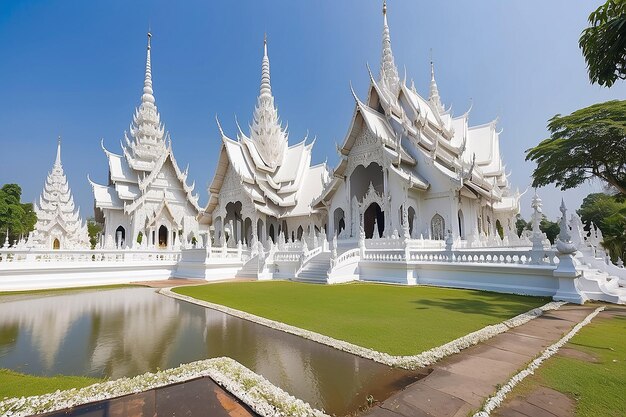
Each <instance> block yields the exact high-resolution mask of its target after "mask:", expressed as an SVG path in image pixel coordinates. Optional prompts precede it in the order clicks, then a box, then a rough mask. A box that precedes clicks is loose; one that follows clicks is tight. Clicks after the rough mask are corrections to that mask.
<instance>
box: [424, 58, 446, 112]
mask: <svg viewBox="0 0 626 417" xmlns="http://www.w3.org/2000/svg"><path fill="white" fill-rule="evenodd" d="M428 101H430V104H432V105H433V106H434V107H435V108H436V109H437V110H438V111H439V112H440V113H441V112H443V111H444V110H445V109H444V108H443V104H441V98H440V97H439V89H438V88H437V81H435V64H433V60H432V57H431V59H430V94H429V95H428Z"/></svg>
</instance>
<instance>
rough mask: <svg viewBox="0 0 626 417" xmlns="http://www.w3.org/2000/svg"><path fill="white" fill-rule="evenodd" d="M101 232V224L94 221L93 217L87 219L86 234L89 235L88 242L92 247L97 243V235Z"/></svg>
mask: <svg viewBox="0 0 626 417" xmlns="http://www.w3.org/2000/svg"><path fill="white" fill-rule="evenodd" d="M100 232H102V225H101V224H99V223H96V221H95V219H93V218H91V219H87V234H88V235H89V244H90V245H91V249H94V248H95V247H96V245H97V244H98V236H99V235H100Z"/></svg>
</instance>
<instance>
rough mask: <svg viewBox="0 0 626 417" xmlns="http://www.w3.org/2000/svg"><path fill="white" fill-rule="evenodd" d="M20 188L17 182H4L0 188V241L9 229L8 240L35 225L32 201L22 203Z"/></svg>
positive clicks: (14, 238) (25, 233)
mask: <svg viewBox="0 0 626 417" xmlns="http://www.w3.org/2000/svg"><path fill="white" fill-rule="evenodd" d="M21 198H22V189H21V188H20V186H19V185H17V184H5V185H3V186H2V188H1V189H0V236H2V242H0V246H1V245H2V243H3V242H4V238H5V236H6V232H7V230H8V231H9V241H10V242H11V243H13V241H15V240H18V239H19V238H20V237H21V236H26V235H28V233H29V232H30V231H32V230H33V229H34V227H35V223H37V215H36V214H35V210H34V209H33V204H32V203H22V202H21V201H20V200H21Z"/></svg>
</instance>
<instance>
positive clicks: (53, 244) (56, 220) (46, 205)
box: [28, 138, 89, 249]
mask: <svg viewBox="0 0 626 417" xmlns="http://www.w3.org/2000/svg"><path fill="white" fill-rule="evenodd" d="M34 208H35V213H36V214H37V223H36V224H35V230H34V231H33V232H32V233H31V235H30V237H29V239H28V245H29V246H31V247H34V248H41V249H89V237H88V235H87V225H86V224H85V223H84V222H83V220H82V219H81V217H80V214H79V209H77V208H75V206H74V198H73V197H72V191H71V190H70V186H69V184H68V182H67V178H66V177H65V172H63V165H62V163H61V138H59V141H58V144H57V157H56V160H55V161H54V165H53V166H52V171H50V172H49V173H48V177H47V178H46V183H45V184H44V188H43V191H42V192H41V196H40V197H39V201H38V202H36V203H35V204H34Z"/></svg>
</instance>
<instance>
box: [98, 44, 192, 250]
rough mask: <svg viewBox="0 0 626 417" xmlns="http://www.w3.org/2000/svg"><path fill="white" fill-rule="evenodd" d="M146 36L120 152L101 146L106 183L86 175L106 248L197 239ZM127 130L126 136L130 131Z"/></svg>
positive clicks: (160, 245)
mask: <svg viewBox="0 0 626 417" xmlns="http://www.w3.org/2000/svg"><path fill="white" fill-rule="evenodd" d="M150 40H151V34H150V33H148V48H147V57H146V74H145V80H144V87H143V95H142V96H141V104H140V105H139V107H138V108H137V109H136V110H135V114H134V115H133V121H132V123H131V125H130V132H129V134H126V133H125V134H124V139H125V140H124V143H122V144H121V147H122V154H115V153H113V152H110V151H108V150H107V149H106V148H105V147H104V144H102V149H103V150H104V153H105V154H106V156H107V159H108V162H109V178H108V184H107V185H100V184H97V183H95V182H93V181H91V180H89V181H90V183H91V186H92V188H93V193H94V198H95V214H96V220H97V221H98V222H100V223H103V224H104V230H103V237H104V242H102V243H103V245H104V247H106V248H113V247H117V248H126V247H131V248H136V247H139V246H143V247H146V246H147V247H158V248H164V249H166V248H167V249H172V248H175V247H178V246H180V244H181V243H183V244H186V243H188V242H192V241H193V240H195V239H199V238H200V236H199V230H198V221H197V216H198V214H199V212H200V210H201V209H200V206H199V205H198V196H197V195H195V194H192V192H193V189H194V184H192V185H187V182H186V181H187V170H185V171H181V170H180V168H179V167H178V164H177V163H176V159H175V158H174V154H173V152H172V141H171V138H170V136H169V134H168V133H166V132H165V128H164V126H163V124H162V123H161V116H160V115H159V112H158V111H157V107H156V104H155V99H154V95H153V90H152V68H151V63H150V49H151V45H150ZM129 136H130V137H129Z"/></svg>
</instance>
